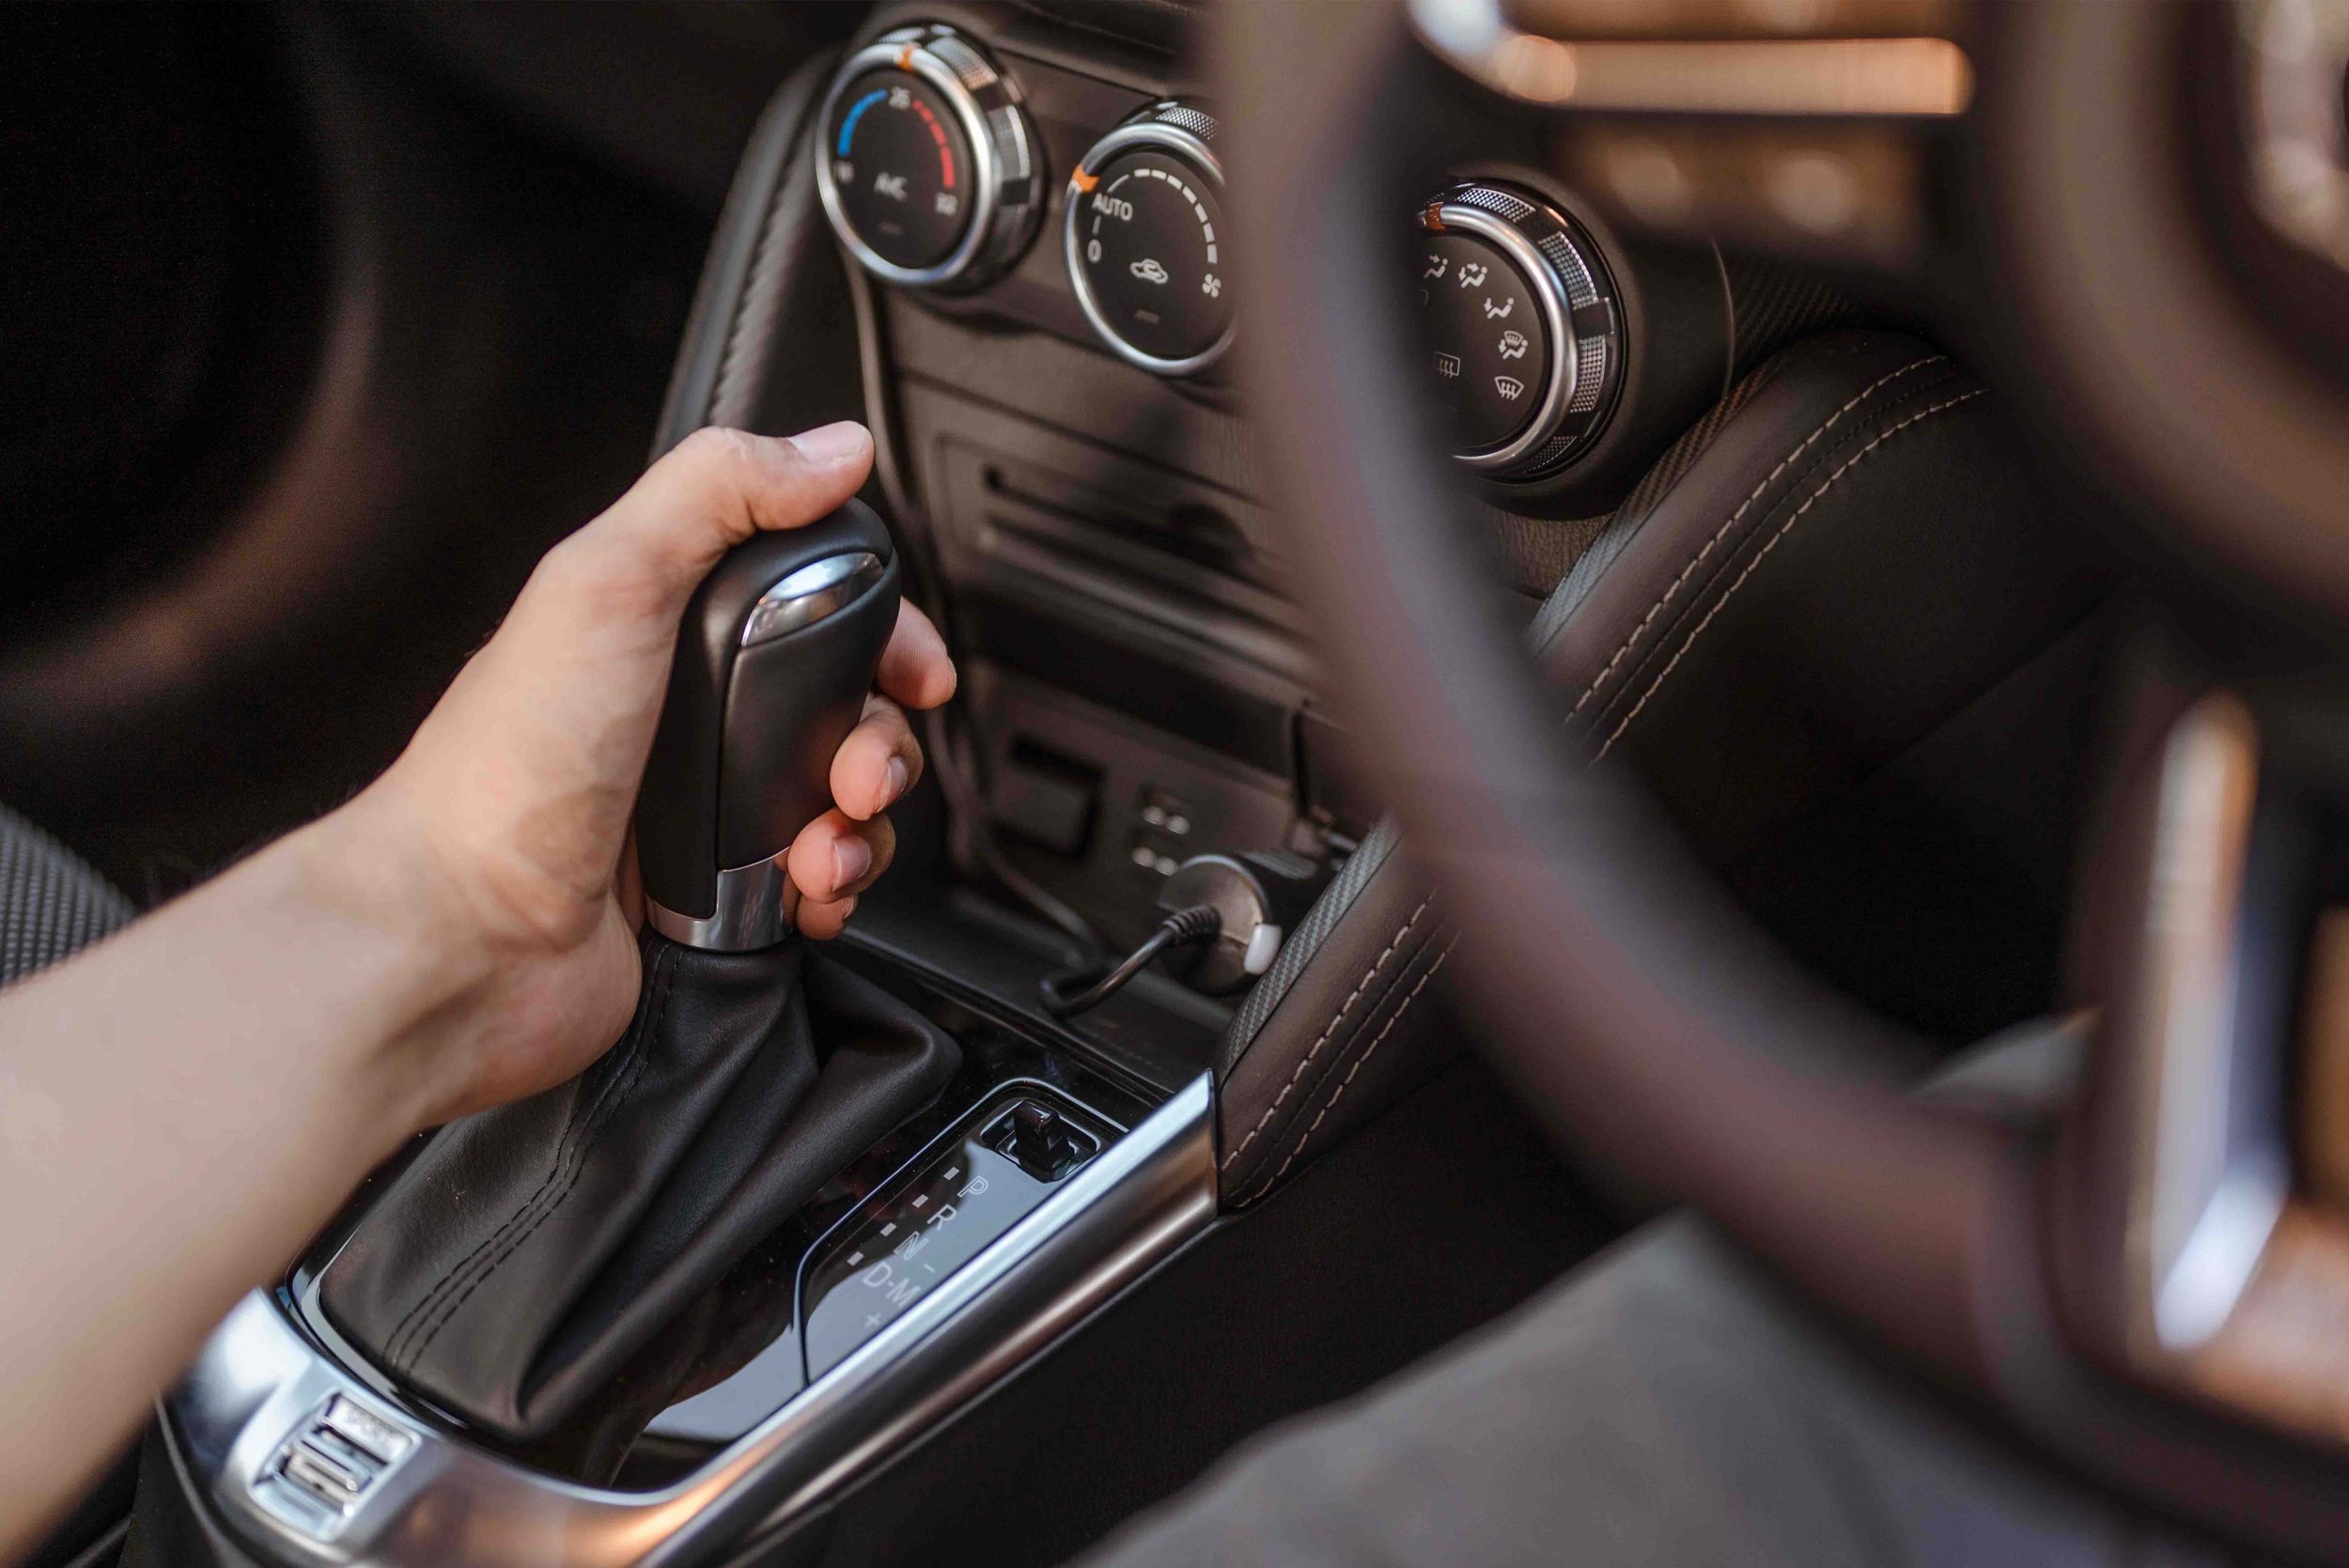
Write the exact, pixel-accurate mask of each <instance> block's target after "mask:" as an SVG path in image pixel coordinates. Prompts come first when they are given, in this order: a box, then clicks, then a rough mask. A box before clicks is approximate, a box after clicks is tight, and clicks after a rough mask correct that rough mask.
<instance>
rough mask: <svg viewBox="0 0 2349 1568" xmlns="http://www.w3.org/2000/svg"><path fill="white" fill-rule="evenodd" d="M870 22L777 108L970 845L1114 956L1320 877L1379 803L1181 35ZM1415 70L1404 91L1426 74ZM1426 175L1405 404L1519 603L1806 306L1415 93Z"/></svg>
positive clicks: (1813, 291)
mask: <svg viewBox="0 0 2349 1568" xmlns="http://www.w3.org/2000/svg"><path fill="white" fill-rule="evenodd" d="M1129 14H1130V13H1129V12H1128V11H1122V10H1115V9H1102V8H1094V9H1092V10H1089V11H1087V12H1086V13H1085V14H1084V19H1083V22H1082V23H1081V24H1080V23H1077V22H1075V21H1073V20H1070V19H1066V18H1063V17H1061V16H1059V15H1057V14H1054V13H1051V12H1049V11H1043V10H1039V9H1037V8H1014V7H1000V8H999V7H984V6H981V7H972V6H957V5H920V4H912V5H901V6H891V7H883V8H879V10H878V11H876V12H875V13H874V14H873V15H872V16H871V17H870V18H868V20H867V21H866V23H865V24H864V25H863V27H862V28H861V29H860V30H859V31H858V33H857V34H856V35H855V36H854V37H853V38H852V39H849V40H848V42H847V44H846V46H845V48H844V51H843V53H842V54H841V55H840V56H839V58H838V61H837V64H836V65H835V66H834V67H833V68H832V70H831V72H830V74H829V77H828V79H827V80H826V81H825V83H824V84H823V86H822V88H821V98H820V103H819V105H818V107H817V110H816V112H815V113H814V114H813V115H812V116H811V117H810V130H809V134H810V135H812V136H813V137H814V138H815V139H816V140H817V143H818V146H817V148H816V149H815V150H816V151H817V154H818V156H817V157H816V158H815V159H814V160H813V163H814V166H815V170H816V174H815V182H816V185H817V197H818V199H819V201H820V209H821V212H822V216H823V218H824V220H825V222H826V223H827V224H828V225H829V227H830V231H831V234H832V238H833V239H834V240H836V241H837V245H838V249H839V252H840V255H841V257H842V260H843V264H844V265H845V267H846V268H847V269H848V272H849V273H850V292H851V294H852V295H853V297H854V299H855V301H856V303H857V312H856V313H857V318H858V328H859V334H860V352H861V359H862V364H863V375H864V382H865V385H864V394H865V398H866V414H867V417H868V419H869V420H871V422H873V423H874V424H875V426H876V427H877V429H878V430H879V431H881V433H882V436H881V462H880V467H881V472H882V481H883V484H884V488H885V489H888V490H889V491H890V494H889V496H888V499H889V500H890V502H891V505H892V509H893V511H894V512H895V514H896V515H897V517H898V519H899V523H900V527H901V529H905V530H910V531H911V532H914V533H917V534H919V535H920V536H922V537H921V538H920V539H919V540H918V541H917V543H916V548H915V555H916V558H917V560H922V559H926V561H927V563H928V566H929V568H930V570H929V576H930V577H931V579H932V582H930V583H929V585H928V586H929V593H930V598H931V607H932V608H933V609H934V610H935V611H937V612H938V613H940V614H941V615H942V616H945V617H946V618H947V619H948V621H949V623H950V624H951V626H952V627H953V629H954V631H955V633H956V636H957V645H958V646H959V647H960V649H961V650H962V651H963V654H964V656H965V660H966V667H967V670H968V673H969V676H970V680H969V684H968V687H967V691H969V693H970V698H971V701H970V703H969V705H968V715H967V719H966V721H965V722H967V723H968V726H969V737H968V744H967V747H966V748H965V749H966V750H967V752H968V753H969V756H968V759H967V760H968V761H969V763H970V772H971V777H970V780H969V783H968V787H969V788H970V789H971V790H972V792H973V793H974V794H975V795H977V796H979V797H981V798H982V799H981V801H980V803H981V804H982V805H983V808H984V809H983V812H982V814H981V815H982V818H983V820H984V821H985V823H987V824H988V831H990V832H991V833H992V834H993V835H994V837H995V838H996V840H997V841H998V845H999V847H1000V852H1001V854H1002V856H1003V858H1004V859H1006V860H1008V861H1009V862H1011V863H1013V864H1014V865H1015V866H1016V867H1017V869H1018V870H1019V873H1020V874H1022V875H1024V876H1025V877H1028V878H1030V879H1032V880H1033V881H1034V883H1035V884H1037V885H1038V886H1040V887H1042V888H1043V889H1045V890H1046V891H1047V892H1049V893H1050V895H1051V896H1052V897H1053V898H1056V899H1058V900H1061V901H1063V902H1065V903H1066V905H1067V906H1069V907H1071V908H1074V909H1076V910H1077V911H1078V912H1079V913H1081V915H1082V916H1083V917H1084V918H1085V919H1086V920H1088V921H1090V922H1091V923H1093V924H1096V925H1097V927H1098V928H1099V929H1100V930H1102V931H1103V932H1104V933H1105V934H1107V935H1108V936H1109V937H1111V938H1112V939H1115V940H1118V941H1130V940H1132V939H1136V938H1137V937H1138V936H1139V935H1140V934H1141V933H1143V932H1144V931H1146V930H1147V929H1148V928H1149V926H1150V924H1152V923H1153V922H1154V920H1155V915H1154V913H1153V909H1152V904H1153V899H1154V897H1155V895H1156V893H1157V891H1158V888H1159V884H1160V882H1161V881H1162V879H1163V878H1164V877H1167V876H1168V875H1170V874H1171V873H1172V872H1173V871H1174V870H1175V867H1176V866H1177V865H1178V864H1179V863H1180V862H1182V861H1183V860H1184V859H1186V858H1187V857H1189V856H1190V855H1191V854H1194V853H1197V852H1200V851H1203V850H1217V851H1236V850H1248V849H1259V850H1261V849H1278V850H1283V851H1286V852H1291V853H1297V854H1301V855H1304V856H1307V857H1312V858H1321V857H1326V856H1328V855H1330V854H1333V853H1335V854H1342V853H1343V852H1344V851H1345V850H1346V848H1348V847H1350V846H1351V845H1352V843H1353V842H1355V841H1356V840H1357V839H1358V838H1359V836H1360V835H1361V833H1362V832H1363V831H1366V829H1367V828H1368V826H1369V825H1370V823H1372V822H1373V821H1375V819H1376V817H1377V814H1378V802H1377V800H1373V799H1371V798H1369V796H1368V795H1367V794H1366V793H1365V792H1364V791H1363V790H1362V788H1361V785H1360V784H1359V782H1358V780H1357V778H1356V774H1355V770H1354V769H1353V768H1352V767H1351V766H1350V765H1349V762H1348V759H1347V755H1346V740H1345V737H1344V735H1343V733H1342V732H1341V731H1340V730H1339V729H1338V727H1337V726H1336V725H1335V724H1334V723H1333V722H1331V721H1330V718H1329V716H1328V715H1327V713H1326V712H1325V710H1324V708H1323V706H1322V705H1321V704H1320V702H1319V701H1318V689H1319V684H1320V683H1319V680H1318V676H1317V672H1316V670H1315V664H1314V660H1313V658H1312V655H1311V652H1310V650H1309V648H1308V647H1307V645H1306V643H1305V641H1304V639H1303V636H1302V634H1301V626H1300V622H1299V618H1298V616H1297V613H1296V612H1295V611H1294V609H1293V608H1292V606H1291V603H1290V600H1289V597H1288V595H1287V593H1286V591H1285V587H1286V581H1287V580H1286V573H1287V572H1288V570H1289V569H1290V564H1289V562H1288V560H1287V559H1286V553H1285V551H1284V549H1283V537H1282V528H1281V525H1280V520H1279V518H1278V516H1277V515H1276V514H1275V513H1274V512H1273V511H1272V510H1271V509H1269V508H1268V505H1267V503H1266V500H1265V495H1264V488H1263V486H1262V485H1261V484H1260V482H1259V476H1258V475H1259V471H1258V466H1257V463H1256V460H1255V458H1254V454H1253V441H1252V434H1251V429H1250V426H1249V422H1248V418H1247V411H1246V410H1245V408H1244V407H1243V406H1242V404H1241V402H1240V400H1239V397H1238V396H1237V392H1236V390H1235V388H1234V386H1233V383H1232V381H1231V380H1230V376H1229V372H1230V360H1229V357H1228V356H1229V350H1230V349H1231V347H1232V345H1233V344H1234V343H1235V342H1236V341H1237V339H1238V338H1239V337H1240V335H1241V334H1249V333H1254V332H1262V333H1277V332H1278V331H1279V326H1280V324H1279V323H1278V322H1270V321H1263V320H1255V319H1252V318H1251V313H1250V309H1249V302H1248V301H1246V300H1245V299H1242V298H1239V297H1238V291H1237V289H1235V288H1234V287H1231V284H1230V281H1229V280H1230V277H1231V272H1230V266H1229V264H1230V245H1231V242H1232V241H1231V235H1230V231H1229V226H1228V225H1227V223H1226V221H1225V216H1224V212H1225V203H1226V199H1227V196H1226V181H1227V179H1232V178H1245V173H1246V171H1244V170H1237V169H1233V168H1229V167H1227V159H1228V158H1229V157H1230V155H1231V154H1230V151H1229V149H1228V147H1226V146H1225V144H1224V141H1223V139H1222V137H1221V134H1220V127H1219V124H1218V118H1217V112H1216V105H1215V103H1214V102H1213V101H1212V100H1211V98H1210V97H1209V96H1208V95H1207V94H1206V92H1205V91H1204V90H1203V89H1202V85H1201V71H1200V70H1199V69H1198V67H1197V65H1196V63H1195V61H1196V57H1197V47H1198V45H1199V44H1200V43H1201V42H1202V41H1204V40H1203V39H1197V38H1194V37H1192V36H1191V35H1192V34H1193V33H1194V32H1201V33H1203V32H1204V31H1205V27H1204V24H1202V23H1196V22H1195V20H1194V19H1191V18H1190V17H1189V16H1187V15H1186V16H1181V17H1178V19H1177V20H1176V21H1175V22H1174V23H1168V22H1167V21H1166V20H1165V19H1164V18H1163V17H1161V18H1159V19H1158V20H1157V21H1156V22H1155V23H1153V25H1152V27H1151V29H1150V30H1149V31H1148V32H1147V33H1145V32H1144V31H1143V29H1142V28H1141V27H1139V26H1137V27H1136V29H1135V33H1134V36H1130V37H1128V36H1119V35H1118V34H1116V33H1115V32H1113V31H1112V30H1110V27H1109V25H1108V24H1109V23H1114V22H1115V21H1117V20H1118V19H1120V18H1122V17H1126V16H1128V15H1129ZM1428 69H1429V70H1430V71H1431V72H1432V73H1438V74H1439V75H1440V71H1441V68H1440V67H1439V66H1438V65H1436V64H1435V63H1433V62H1430V64H1429V68H1428ZM1443 90H1447V91H1452V92H1455V93H1456V94H1458V95H1459V97H1460V99H1461V111H1460V113H1459V115H1458V116H1456V119H1457V123H1458V126H1459V143H1460V146H1459V152H1458V156H1457V157H1456V159H1455V160H1454V166H1455V169H1456V175H1457V178H1456V179H1454V180H1452V181H1451V182H1449V183H1447V184H1445V185H1443V186H1441V187H1439V188H1435V189H1430V190H1429V191H1427V192H1426V194H1425V197H1424V200H1423V202H1422V203H1421V204H1420V205H1419V206H1418V207H1417V208H1416V209H1415V210H1398V211H1396V212H1395V213H1394V215H1393V216H1394V225H1393V235H1394V241H1395V251H1394V257H1393V269H1394V276H1395V287H1396V291H1397V299H1398V301H1399V302H1401V303H1404V304H1406V305H1408V306H1412V307H1415V308H1416V310H1417V312H1418V318H1419V320H1420V322H1421V325H1422V327H1423V336H1424V342H1425V353H1424V357H1423V372H1422V374H1423V384H1422V386H1421V387H1420V388H1419V389H1418V390H1419V393H1420V395H1421V396H1423V397H1425V398H1426V399H1427V400H1428V402H1429V403H1430V404H1431V405H1434V406H1436V407H1438V408H1439V409H1440V410H1441V411H1442V412H1443V416H1444V417H1445V418H1446V419H1448V421H1449V428H1450V430H1451V431H1452V440H1453V442H1454V451H1455V457H1456V460H1457V464H1458V469H1459V473H1460V475H1461V481H1462V484H1463V486H1464V487H1470V488H1473V489H1475V490H1477V491H1478V492H1479V494H1480V495H1481V496H1482V498H1483V500H1484V502H1485V506H1484V516H1485V518H1486V521H1487V523H1488V527H1487V529H1486V531H1485V536H1484V537H1482V538H1481V539H1470V540H1466V541H1464V543H1463V548H1464V549H1470V550H1476V549H1482V550H1484V551H1486V552H1487V554H1488V555H1489V556H1490V558H1491V565H1492V568H1493V574H1494V576H1495V578H1496V580H1497V581H1499V582H1503V583H1505V584H1506V585H1507V587H1508V588H1509V589H1510V591H1512V592H1513V593H1514V594H1515V595H1516V596H1517V598H1518V599H1519V601H1520V603H1521V604H1522V605H1523V608H1524V611H1525V613H1527V614H1528V615H1529V616H1530V615H1531V613H1532V610H1533V609H1534V608H1535V607H1536V606H1537V605H1538V604H1539V602H1540V601H1541V599H1542V598H1544V597H1545V596H1547V595H1548V592H1549V591H1550V590H1551V588H1552V587H1553V586H1555V584H1556V583H1557V582H1559V581H1560V580H1561V578H1563V575H1564V574H1565V572H1566V570H1567V569H1568V567H1570V566H1571V564H1572V562H1573V561H1574V560H1575V559H1576V557H1577V556H1578V555H1579V552H1580V551H1581V550H1582V549H1583V548H1584V547H1586V546H1587V545H1588V544H1589V542H1590V541H1591V540H1592V539H1593V538H1594V537H1595V536H1596V534H1597V532H1598V530H1599V528H1600V526H1601V525H1602V524H1603V523H1604V521H1605V520H1606V518H1607V516H1608V515H1609V514H1610V511H1611V510H1612V509H1613V507H1614V506H1615V505H1617V504H1619V503H1620V501H1621V500H1622V499H1623V497H1624V495H1625V493H1626V491H1627V490H1628V489H1630V487H1631V485H1632V484H1633V483H1634V482H1635V481H1636V479H1637V478H1638V477H1639V476H1640V475H1641V474H1643V473H1645V472H1646V471H1647V469H1648V468H1649V467H1650V466H1651V465H1652V464H1653V463H1654V461H1655V459H1656V458H1657V456H1658V455H1659V454H1660V453H1661V452H1662V451H1663V450H1664V448H1665V447H1666V446H1668V445H1669V444H1670V442H1672V440H1673V439H1674V438H1676V437H1677V436H1678V435H1679V434H1680V433H1681V432H1682V431H1684V430H1686V429H1687V428H1688V427H1689V425H1690V424H1692V423H1693V422H1694V421H1695V420H1696V418H1697V417H1698V416H1699V415H1700V414H1701V413H1702V412H1703V410H1704V409H1705V408H1706V407H1708V406H1710V405H1712V404H1713V403H1714V402H1715V401H1716V400H1718V399H1719V398H1720V397H1721V396H1723V394H1724V393H1725V391H1726V390H1727V388H1728V387H1729V385H1730V384H1731V383H1732V382H1733V381H1734V380H1735V377H1736V376H1737V375H1738V374H1739V373H1741V372H1742V371H1743V370H1744V369H1745V368H1747V367H1749V366H1750V365H1753V364H1754V363H1756V362H1758V361H1759V360H1760V359H1761V358H1762V357H1763V356H1764V355H1766V353H1768V352H1769V351H1770V350H1771V349H1773V348H1775V347H1777V346H1779V345H1780V344H1782V343H1783V342H1785V341H1788V340H1789V339H1791V338H1792V337H1793V336H1795V335H1797V334H1800V333H1804V332H1810V331H1816V330H1819V329H1820V328H1821V327H1823V326H1827V325H1831V324H1837V323H1838V322H1841V321H1844V320H1848V319H1851V318H1855V317H1856V315H1857V309H1856V307H1855V306H1853V305H1852V304H1851V303H1850V302H1848V301H1847V300H1845V299H1844V298H1843V296H1842V295H1840V294H1839V293H1838V292H1837V291H1836V290H1835V289H1834V288H1833V287H1831V286H1829V285H1828V284H1827V283H1825V282H1823V281H1822V280H1820V279H1818V278H1816V277H1814V276H1812V275H1810V274H1808V273H1806V272H1801V271H1799V270H1797V269H1793V268H1789V267H1787V266H1785V265H1784V264H1775V263H1774V264H1764V265H1757V264H1754V263H1750V262H1743V261H1738V260H1735V259H1733V258H1725V257H1724V256H1722V255H1721V254H1720V253H1719V251H1717V250H1716V249H1714V248H1713V247H1711V246H1710V245H1702V246H1688V245H1657V244H1654V243H1644V244H1641V245H1633V244H1629V243H1626V242H1625V241H1623V240H1622V239H1621V238H1620V237H1619V236H1617V235H1616V234H1614V233H1613V232H1612V231H1610V228H1609V226H1608V225H1607V224H1606V223H1605V222H1604V221H1603V219H1602V218H1600V217H1599V216H1598V215H1597V214H1596V213H1595V211H1594V210H1592V209H1591V208H1590V207H1589V206H1588V205H1587V204H1585V203H1584V202H1582V201H1581V200H1579V198H1578V197H1577V195H1576V194H1575V193H1574V192H1572V191H1570V190H1567V189H1563V188H1562V187H1561V186H1560V185H1559V184H1558V183H1557V181H1556V179H1555V178H1554V176H1552V175H1551V174H1549V173H1548V172H1547V171H1546V169H1545V167H1544V165H1545V163H1548V162H1550V160H1547V159H1546V158H1545V157H1544V156H1543V148H1542V147H1541V145H1540V142H1539V139H1538V137H1539V132H1538V131H1537V130H1534V129H1532V128H1529V127H1528V126H1527V125H1525V124H1523V123H1521V122H1520V121H1519V120H1518V119H1516V118H1513V117H1512V116H1510V115H1509V114H1508V113H1507V110H1506V106H1505V105H1502V104H1499V103H1497V102H1495V101H1490V100H1488V99H1486V98H1484V97H1481V96H1480V95H1478V94H1477V93H1476V92H1475V90H1474V89H1473V88H1472V87H1470V86H1469V85H1466V84H1461V83H1457V82H1456V81H1449V82H1445V83H1444V84H1443Z"/></svg>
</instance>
